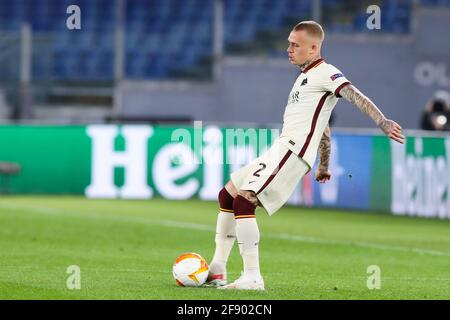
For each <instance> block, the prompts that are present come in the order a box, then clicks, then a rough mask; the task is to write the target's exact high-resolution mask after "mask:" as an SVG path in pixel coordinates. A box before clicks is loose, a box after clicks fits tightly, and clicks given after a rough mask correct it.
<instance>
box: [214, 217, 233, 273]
mask: <svg viewBox="0 0 450 320" xmlns="http://www.w3.org/2000/svg"><path fill="white" fill-rule="evenodd" d="M215 240H216V251H215V252H214V257H213V258H212V261H211V263H210V266H209V267H210V270H211V272H212V273H214V274H215V273H224V272H226V265H227V261H228V257H229V256H230V252H231V249H232V248H233V245H234V241H235V240H236V221H235V219H234V213H233V212H224V211H219V214H218V216H217V226H216V238H215Z"/></svg>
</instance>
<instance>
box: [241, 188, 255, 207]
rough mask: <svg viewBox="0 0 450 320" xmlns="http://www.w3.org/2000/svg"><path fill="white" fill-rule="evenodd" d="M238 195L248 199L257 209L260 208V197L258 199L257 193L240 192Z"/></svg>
mask: <svg viewBox="0 0 450 320" xmlns="http://www.w3.org/2000/svg"><path fill="white" fill-rule="evenodd" d="M238 195H240V196H241V197H244V198H245V199H247V200H248V201H249V202H250V203H252V204H253V205H254V206H255V207H257V206H259V205H260V203H259V200H258V197H256V193H255V192H254V191H250V190H248V191H247V190H239V192H238Z"/></svg>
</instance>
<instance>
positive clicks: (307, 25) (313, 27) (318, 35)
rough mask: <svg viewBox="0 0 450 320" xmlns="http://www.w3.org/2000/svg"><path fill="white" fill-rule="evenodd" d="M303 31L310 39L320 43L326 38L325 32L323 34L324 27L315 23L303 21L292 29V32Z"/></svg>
mask: <svg viewBox="0 0 450 320" xmlns="http://www.w3.org/2000/svg"><path fill="white" fill-rule="evenodd" d="M301 30H305V31H306V33H307V34H308V35H309V36H310V37H312V38H315V39H318V40H320V42H322V41H323V39H324V38H325V32H323V29H322V26H321V25H320V24H318V23H317V22H315V21H302V22H300V23H298V24H297V25H296V26H295V27H294V29H292V31H301Z"/></svg>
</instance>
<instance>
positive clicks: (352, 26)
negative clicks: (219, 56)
mask: <svg viewBox="0 0 450 320" xmlns="http://www.w3.org/2000/svg"><path fill="white" fill-rule="evenodd" d="M342 3H343V1H341V0H322V4H323V7H324V9H325V10H327V9H328V10H329V11H330V10H331V11H332V12H335V11H336V12H339V10H338V9H339V7H340V6H341V5H342ZM420 3H421V4H423V5H426V6H439V5H447V6H448V5H450V0H421V1H420ZM71 4H76V5H78V6H80V8H81V13H82V29H81V30H68V29H67V28H66V19H67V17H68V15H67V14H66V9H67V7H68V6H69V5H71ZM224 5H225V42H226V48H232V47H233V45H235V44H241V43H251V42H252V41H253V40H254V39H255V38H256V37H257V36H258V34H260V33H261V32H264V31H271V30H277V29H280V28H283V27H284V26H285V25H286V24H287V22H288V21H289V19H294V20H295V19H298V18H299V17H310V16H311V10H312V5H311V1H310V0H245V1H244V0H224ZM333 10H335V11H333ZM410 12H411V1H404V0H389V1H383V5H382V21H383V30H382V32H393V33H406V32H408V31H409V17H410ZM352 14H353V19H352V20H351V21H350V23H349V22H348V21H347V22H340V20H339V19H334V20H333V21H331V22H330V23H329V24H328V25H326V27H327V31H328V32H367V28H366V19H367V14H366V12H365V11H364V10H362V11H357V12H353V13H352ZM24 20H28V21H30V22H31V25H32V28H33V32H34V33H41V32H44V33H48V34H50V35H51V41H50V44H51V45H50V46H51V48H50V50H49V52H50V53H49V54H50V55H51V56H50V58H49V60H50V61H51V68H50V70H49V71H47V72H46V71H45V70H44V69H45V68H43V67H41V66H33V72H34V74H33V77H34V79H41V78H43V77H47V76H50V78H51V79H53V80H83V79H88V80H111V79H112V78H113V65H114V53H113V52H114V31H115V6H114V1H112V0H15V1H12V0H0V31H15V32H17V31H18V30H19V29H20V25H21V22H22V21H24ZM212 21H213V1H211V0H128V1H126V30H125V38H126V43H125V47H126V49H125V52H126V54H125V56H126V66H125V74H126V76H127V77H128V78H133V79H141V78H155V79H164V78H169V77H172V76H174V75H183V74H184V75H185V74H186V73H183V71H186V70H190V69H195V68H196V67H198V66H199V64H201V63H202V59H204V58H205V57H208V56H211V51H212V24H213V22H212ZM274 55H277V53H276V52H275V53H274ZM39 63H41V62H40V59H37V60H36V61H34V64H39ZM0 76H1V71H0Z"/></svg>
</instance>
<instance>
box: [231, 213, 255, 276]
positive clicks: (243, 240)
mask: <svg viewBox="0 0 450 320" xmlns="http://www.w3.org/2000/svg"><path fill="white" fill-rule="evenodd" d="M236 237H237V240H238V244H239V249H240V252H241V256H242V260H243V262H244V277H248V278H251V279H258V278H260V277H261V273H260V271H259V228H258V224H257V223H256V218H245V219H236Z"/></svg>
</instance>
